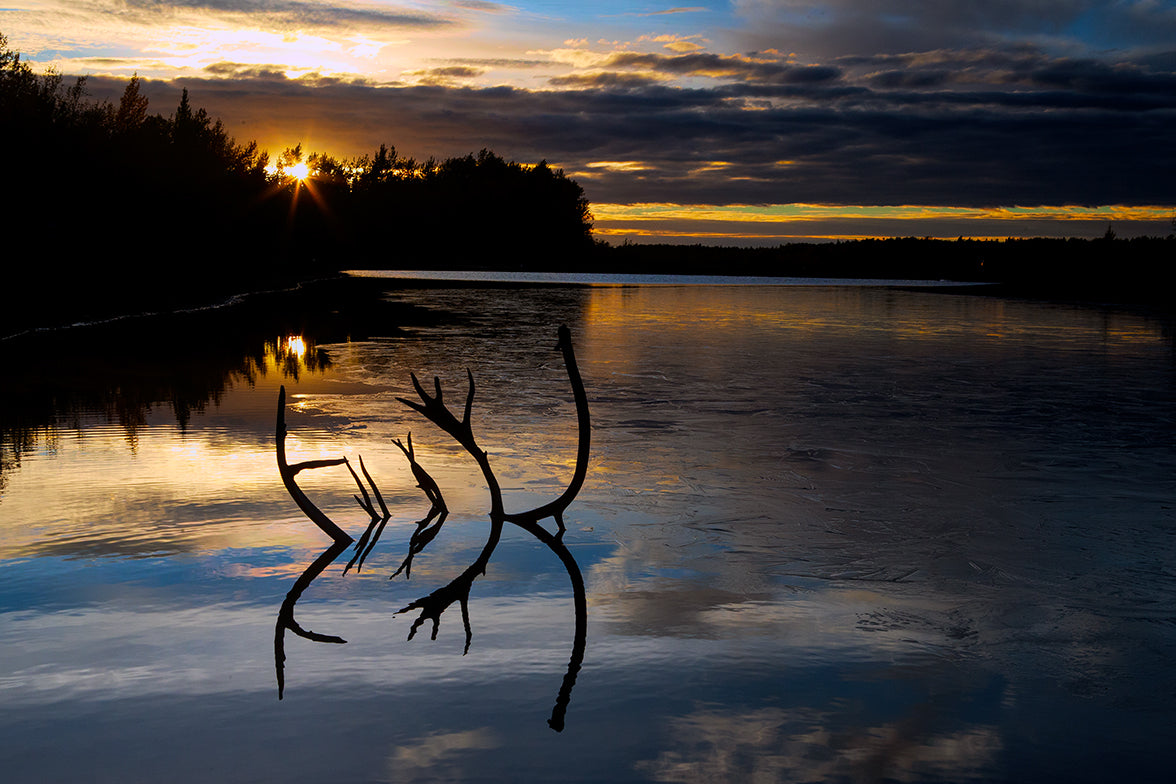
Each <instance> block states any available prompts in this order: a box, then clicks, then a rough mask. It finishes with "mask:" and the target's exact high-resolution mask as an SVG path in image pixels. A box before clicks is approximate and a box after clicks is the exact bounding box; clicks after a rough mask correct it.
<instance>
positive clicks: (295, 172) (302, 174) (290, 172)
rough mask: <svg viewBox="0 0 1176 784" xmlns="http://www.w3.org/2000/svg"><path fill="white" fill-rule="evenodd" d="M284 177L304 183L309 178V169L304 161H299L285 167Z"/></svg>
mask: <svg viewBox="0 0 1176 784" xmlns="http://www.w3.org/2000/svg"><path fill="white" fill-rule="evenodd" d="M286 176H287V177H293V178H294V179H296V180H300V181H305V180H306V179H307V178H308V177H310V167H309V166H307V165H306V162H305V161H299V162H298V163H295V164H294V165H292V166H287V167H286Z"/></svg>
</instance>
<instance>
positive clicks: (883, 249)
mask: <svg viewBox="0 0 1176 784" xmlns="http://www.w3.org/2000/svg"><path fill="white" fill-rule="evenodd" d="M595 265H596V269H597V270H598V271H611V272H640V273H647V274H675V275H713V274H724V275H765V276H774V277H798V278H840V279H846V278H858V279H886V280H896V279H897V280H915V281H926V280H930V281H960V282H964V281H968V282H982V283H991V284H994V285H993V286H992V287H991V288H988V289H985V290H984V291H983V292H981V291H979V290H975V291H976V293H993V294H1010V295H1017V296H1031V297H1041V298H1070V299H1084V300H1097V301H1103V302H1128V303H1130V302H1134V303H1152V304H1161V305H1169V306H1172V305H1176V298H1174V297H1173V292H1172V289H1171V287H1170V286H1166V285H1162V284H1161V281H1162V280H1165V279H1166V278H1167V275H1166V274H1165V273H1166V272H1168V271H1170V270H1172V269H1173V268H1176V236H1174V235H1168V236H1166V237H1137V238H1132V239H1117V238H1116V237H1115V236H1114V233H1113V231H1112V230H1110V229H1108V231H1107V233H1106V234H1105V235H1104V236H1103V237H1100V238H1097V239H1079V238H1068V239H1053V238H1032V239H1004V240H975V239H964V238H960V239H957V240H938V239H930V238H926V237H894V238H888V239H866V240H851V241H844V242H823V243H791V244H787V245H778V246H775V247H764V248H736V247H717V246H708V245H664V244H657V245H638V244H629V243H626V244H622V245H620V246H616V247H612V248H608V249H605V250H603V251H602V252H601V253H599V254H598V255H597V257H596V259H595Z"/></svg>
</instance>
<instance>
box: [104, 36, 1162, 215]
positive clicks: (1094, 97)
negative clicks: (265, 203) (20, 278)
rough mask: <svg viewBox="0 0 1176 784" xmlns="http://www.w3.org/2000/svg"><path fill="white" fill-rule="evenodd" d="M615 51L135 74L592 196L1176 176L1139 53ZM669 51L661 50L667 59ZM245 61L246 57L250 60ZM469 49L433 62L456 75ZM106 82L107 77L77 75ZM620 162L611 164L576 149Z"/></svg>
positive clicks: (259, 125)
mask: <svg viewBox="0 0 1176 784" xmlns="http://www.w3.org/2000/svg"><path fill="white" fill-rule="evenodd" d="M651 57H652V59H651V58H650V57H646V56H638V55H625V56H624V57H623V58H622V57H618V58H616V59H614V61H613V62H614V63H616V62H620V63H624V64H626V65H627V66H628V67H630V68H632V69H634V70H633V72H627V71H618V70H610V71H604V72H600V73H579V74H572V75H571V76H563V77H558V78H557V79H556V80H553V83H554V84H556V85H557V86H560V87H567V88H574V89H553V90H543V91H533V90H526V89H521V88H511V87H495V88H473V87H456V86H446V85H445V84H444V83H439V84H432V85H418V86H374V85H370V84H363V83H357V82H343V81H337V82H336V83H335V84H333V85H332V86H330V87H329V88H328V87H326V86H322V85H323V84H325V81H319V82H318V83H317V84H318V85H319V86H315V84H316V82H314V81H313V80H305V79H298V80H290V79H286V78H285V77H284V76H283V75H281V74H279V73H277V72H276V71H275V70H274V69H273V68H270V67H268V66H239V65H235V64H231V63H221V64H218V65H216V66H213V67H212V68H211V69H210V71H209V73H210V75H212V74H218V75H219V74H222V73H223V74H228V73H231V74H234V75H237V76H239V77H247V78H238V79H235V80H233V81H228V80H223V79H214V78H209V79H201V80H197V79H190V80H183V81H182V82H180V83H177V84H174V85H165V84H162V83H158V82H152V83H149V84H148V85H146V86H145V89H146V90H147V94H148V95H149V97H150V98H151V100H152V101H153V103H152V110H153V111H162V112H164V113H168V112H169V111H170V110H171V109H170V107H174V105H175V102H176V101H177V100H178V93H179V89H180V87H181V86H183V87H188V88H189V90H190V91H191V95H192V100H193V102H194V103H195V104H196V105H200V106H205V107H206V108H207V109H208V110H209V111H210V112H211V113H212V114H214V115H216V116H220V117H222V118H224V119H225V122H226V125H227V127H228V128H229V129H230V130H231V131H232V132H233V133H234V135H236V136H237V137H238V138H239V139H240V140H242V141H245V140H249V139H256V140H257V141H258V142H259V143H261V144H262V146H263V147H268V148H270V149H271V150H272V149H281V148H283V147H285V146H287V145H292V144H294V143H296V142H298V141H302V142H304V143H305V144H306V145H307V146H308V147H309V148H310V149H322V150H326V151H328V152H332V153H334V154H337V155H342V156H345V157H347V156H357V155H360V154H364V153H370V152H371V151H372V150H374V149H375V148H376V147H377V146H378V145H379V144H381V143H389V144H394V145H395V146H396V147H397V149H398V150H400V151H401V152H403V153H404V154H407V155H412V156H414V157H417V158H425V157H428V156H430V155H434V156H437V157H448V156H452V155H464V154H466V153H468V152H471V151H476V150H478V149H480V148H482V147H488V148H491V149H493V150H495V151H496V152H497V153H498V154H500V155H503V156H504V157H507V158H511V159H514V160H519V161H537V160H540V159H547V160H548V161H550V162H552V163H553V164H554V165H558V166H561V167H563V168H565V169H566V170H568V171H569V172H575V173H576V174H575V176H576V177H577V179H579V181H580V182H581V184H582V185H583V186H584V187H585V189H586V191H587V192H588V195H589V197H590V198H591V199H592V200H594V201H598V202H650V201H669V202H677V203H683V204H689V203H706V204H724V203H742V204H761V203H763V204H766V203H790V202H823V203H831V204H878V205H895V204H928V205H935V204H940V205H956V206H997V205H1000V206H1010V205H1037V204H1086V205H1101V204H1127V205H1131V204H1171V203H1176V184H1174V183H1173V181H1172V179H1171V178H1170V177H1167V176H1165V175H1164V173H1166V172H1170V171H1176V145H1174V144H1173V143H1172V128H1174V127H1176V73H1174V72H1173V71H1171V70H1162V69H1160V68H1158V67H1157V66H1156V65H1154V63H1163V62H1166V61H1164V60H1163V58H1153V59H1151V60H1148V61H1146V62H1145V61H1142V60H1140V61H1135V62H1122V63H1116V62H1110V61H1095V60H1091V59H1076V58H1050V57H1047V56H1045V55H1043V54H1041V53H1040V52H1032V51H1028V50H1025V51H1019V52H1015V53H1010V52H1005V53H1000V52H996V53H994V52H991V51H982V50H973V51H968V52H957V53H951V52H947V51H937V52H934V53H923V54H921V55H903V56H881V57H880V56H872V57H868V58H857V59H850V58H846V59H844V60H839V61H838V62H837V65H836V67H830V68H829V71H828V72H827V74H826V76H825V77H823V78H816V79H808V80H806V79H804V78H800V77H798V76H796V74H797V73H798V72H803V71H804V70H805V68H804V67H803V66H793V65H790V64H788V63H785V62H774V63H768V65H773V66H774V67H775V68H776V70H775V71H773V72H771V73H767V74H761V76H762V78H750V77H732V78H729V79H726V80H716V81H715V82H714V83H713V84H712V85H711V86H710V87H707V88H705V89H703V88H693V89H687V88H681V87H674V86H670V85H668V84H666V83H662V82H658V81H655V80H654V79H653V78H652V77H650V76H649V74H648V73H646V72H639V71H637V69H639V68H647V69H650V70H653V71H655V72H656V73H659V74H664V73H667V72H669V70H670V68H676V69H678V71H676V73H694V72H695V71H694V69H700V70H701V69H704V68H706V67H708V64H710V65H713V64H715V63H716V62H717V63H719V64H721V65H723V66H724V67H729V68H732V69H735V68H736V67H743V66H746V68H747V69H748V70H747V71H746V73H757V72H756V70H755V69H756V68H758V67H760V66H762V65H764V63H760V62H756V61H755V60H756V58H748V60H749V61H748V62H745V60H744V59H742V58H717V60H716V59H714V58H691V57H689V56H684V57H667V56H662V55H656V56H651ZM667 64H668V65H667ZM250 69H252V70H250ZM477 70H478V69H477V67H474V66H457V65H454V66H448V67H447V68H440V69H437V70H436V72H435V74H434V75H435V76H438V77H442V76H448V77H450V78H453V77H464V76H469V75H473V74H474V73H475V72H476V71H477ZM91 88H92V89H93V90H96V91H97V90H106V94H107V95H109V96H111V97H112V98H114V99H117V95H118V94H119V93H121V89H122V83H113V82H109V81H103V80H101V79H95V80H93V81H92V82H91ZM601 161H619V162H633V163H636V164H639V165H638V166H630V167H629V169H630V170H629V171H615V170H612V169H610V168H608V167H601V166H597V167H590V166H589V164H591V163H593V162H601Z"/></svg>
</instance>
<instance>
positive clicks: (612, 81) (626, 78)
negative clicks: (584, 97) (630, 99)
mask: <svg viewBox="0 0 1176 784" xmlns="http://www.w3.org/2000/svg"><path fill="white" fill-rule="evenodd" d="M657 81H658V80H657V79H655V78H653V77H650V76H646V75H643V74H631V73H617V72H615V71H605V72H601V73H574V74H568V75H567V76H553V77H552V78H550V79H548V80H547V82H548V84H551V85H554V86H556V87H594V88H614V89H627V88H635V87H647V86H649V85H650V84H654V83H656V82H657Z"/></svg>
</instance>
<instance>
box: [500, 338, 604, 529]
mask: <svg viewBox="0 0 1176 784" xmlns="http://www.w3.org/2000/svg"><path fill="white" fill-rule="evenodd" d="M555 347H556V348H557V349H559V350H560V351H561V352H563V357H564V367H566V368H567V371H568V380H569V381H570V382H571V384H572V397H574V398H575V400H576V423H577V427H578V431H579V432H578V433H577V447H576V470H575V472H574V473H573V474H572V481H571V482H569V483H568V486H567V489H566V490H564V491H563V494H562V495H560V497H559V498H557V499H555V500H554V501H552V502H550V503H547V504H544V505H543V506H540V507H537V508H535V509H532V510H530V511H527V512H516V513H513V514H507V515H505V516H504V517H505V519H507V520H509V521H510V522H512V523H515V524H516V525H519V526H521V527H523V528H525V529H527V530H528V531H531V528H529V527H528V524H535V525H537V524H538V522H539V521H540V520H542V519H544V518H546V517H550V518H552V519H553V520H555V524H556V525H557V526H558V527H559V532H558V533H557V534H556V539H557V540H558V539H560V538H562V537H563V534H564V531H565V530H566V529H565V528H564V522H563V513H564V511H565V510H566V509H567V508H568V507H569V506H570V505H571V503H572V501H573V500H574V499H575V498H576V495H577V494H578V493H579V492H580V488H581V487H583V485H584V477H585V476H586V475H587V474H588V453H589V452H590V451H591V446H592V421H591V419H590V417H589V415H588V394H587V393H586V392H585V391H584V380H583V379H582V378H580V368H579V367H578V366H577V365H576V354H575V352H574V351H573V350H572V333H571V331H570V330H569V329H568V328H567V327H566V326H561V327H560V328H559V342H558V343H557V344H556V346H555ZM532 533H534V531H532Z"/></svg>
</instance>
